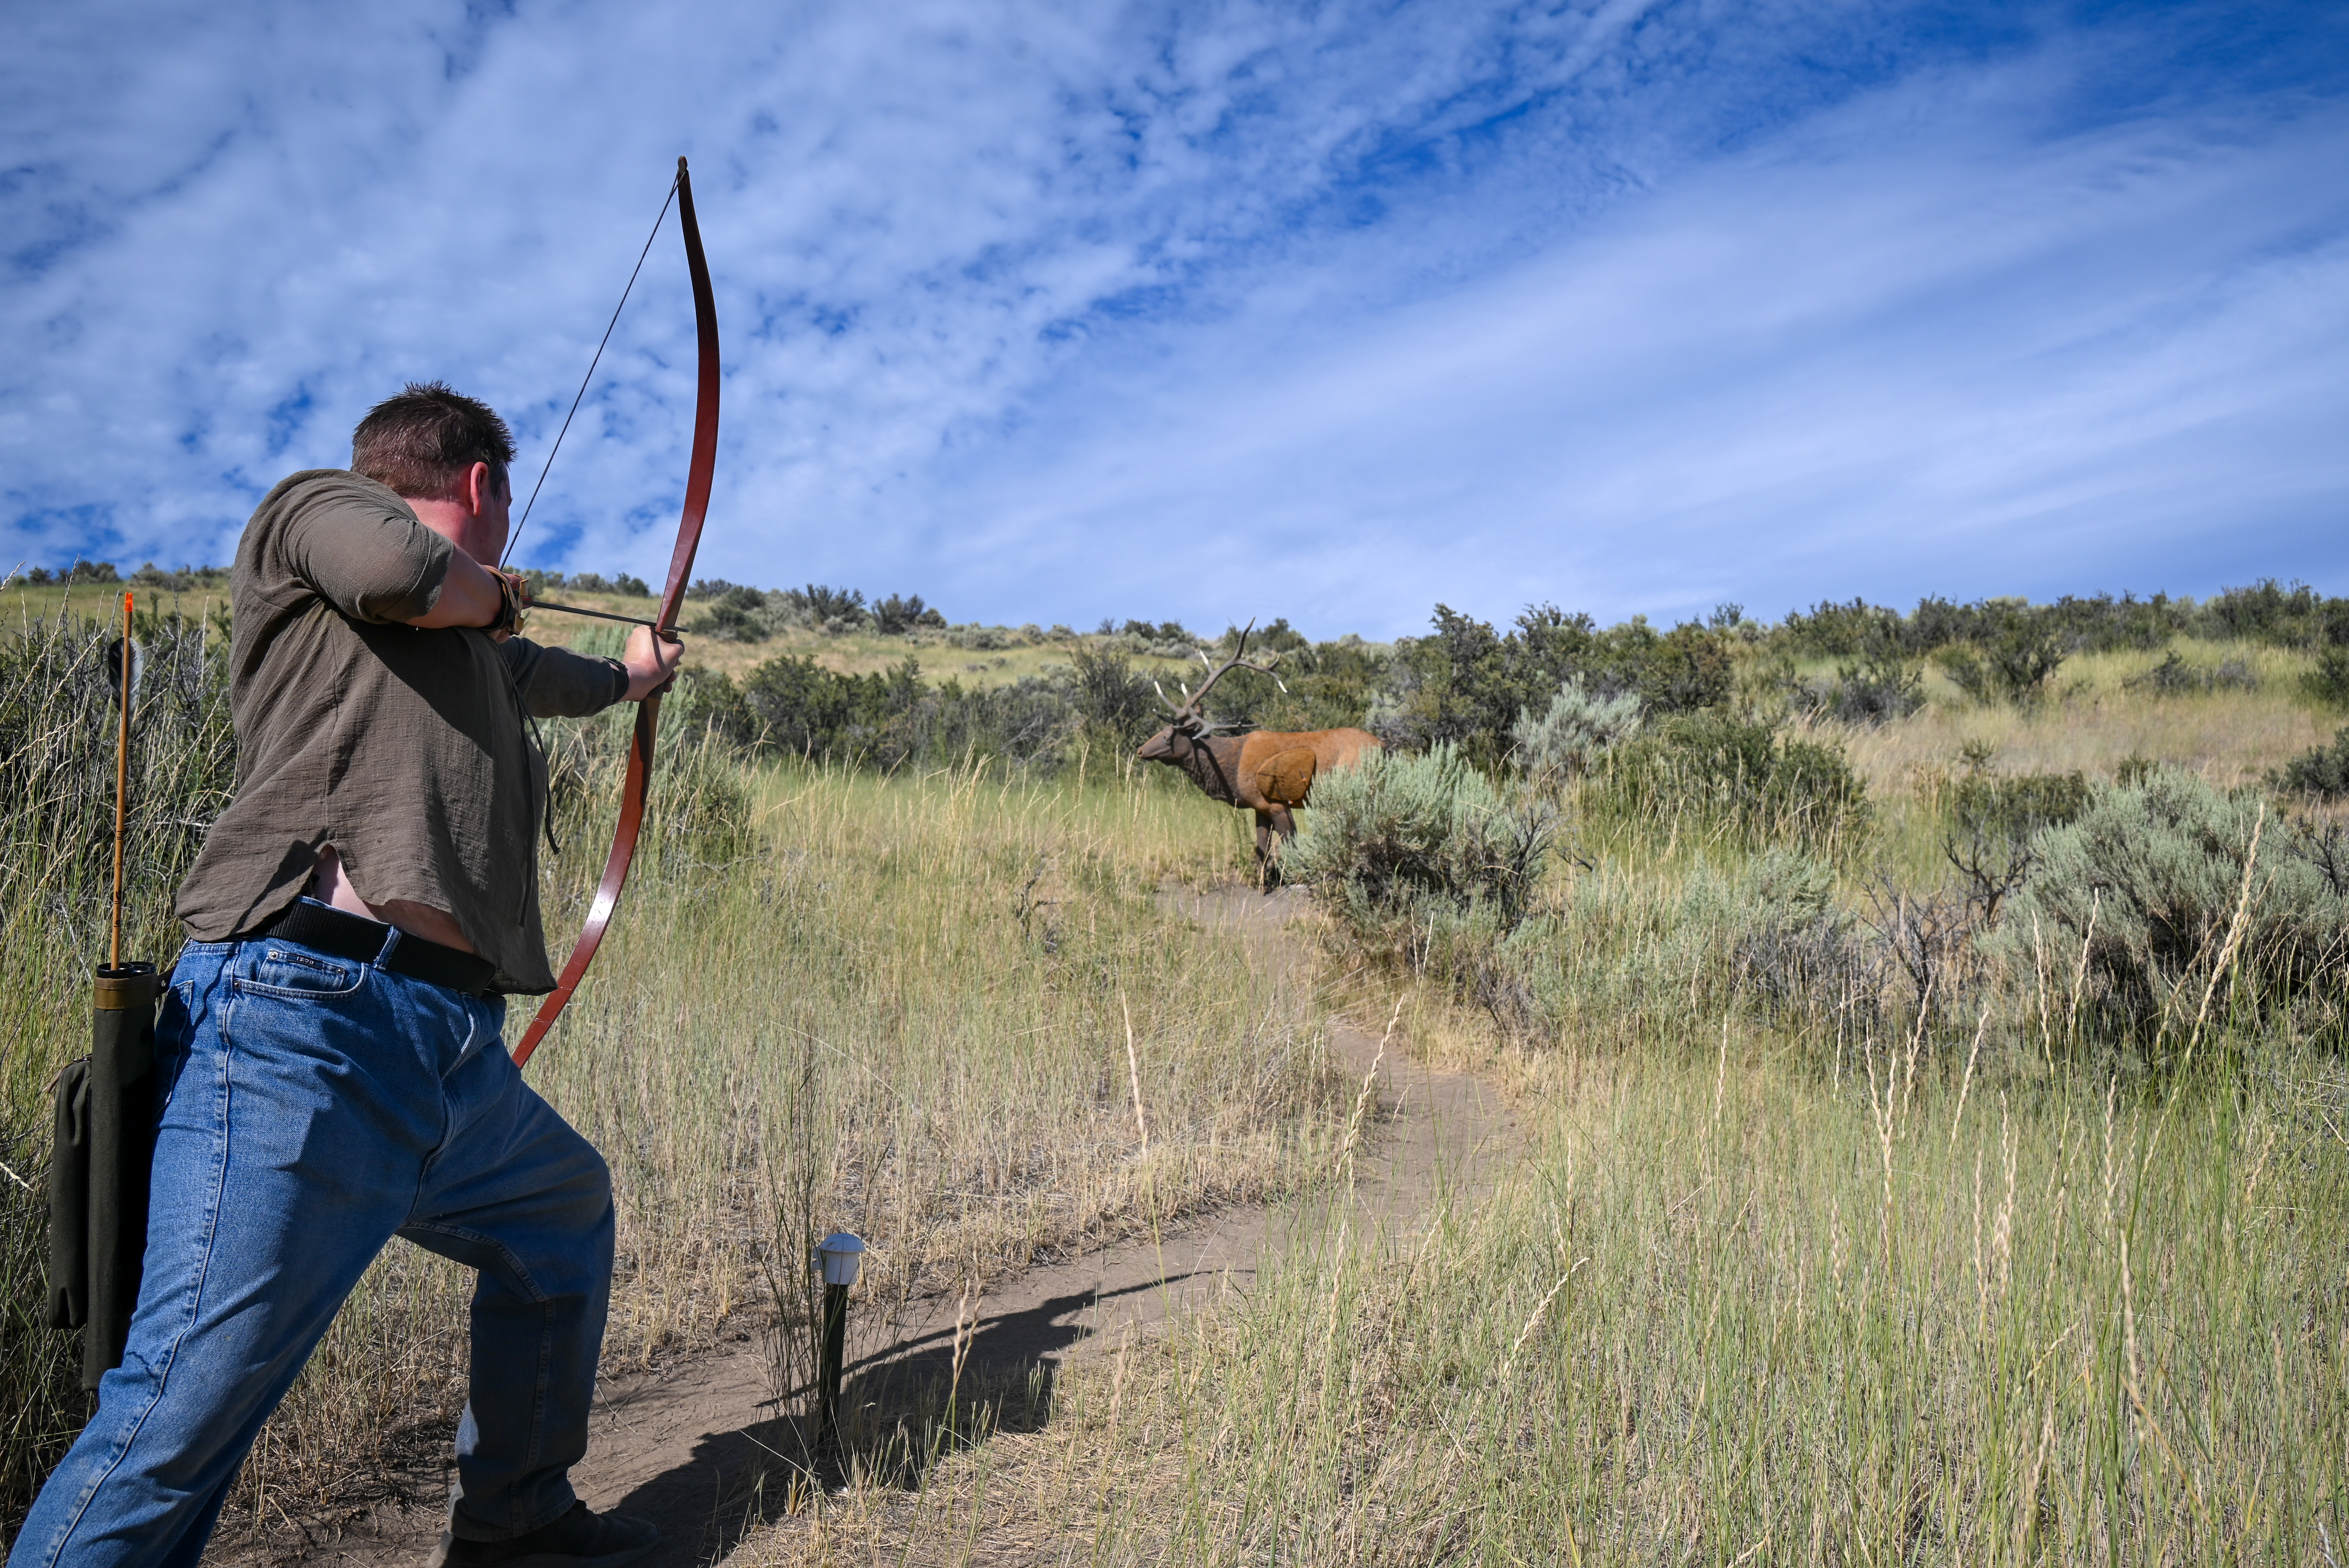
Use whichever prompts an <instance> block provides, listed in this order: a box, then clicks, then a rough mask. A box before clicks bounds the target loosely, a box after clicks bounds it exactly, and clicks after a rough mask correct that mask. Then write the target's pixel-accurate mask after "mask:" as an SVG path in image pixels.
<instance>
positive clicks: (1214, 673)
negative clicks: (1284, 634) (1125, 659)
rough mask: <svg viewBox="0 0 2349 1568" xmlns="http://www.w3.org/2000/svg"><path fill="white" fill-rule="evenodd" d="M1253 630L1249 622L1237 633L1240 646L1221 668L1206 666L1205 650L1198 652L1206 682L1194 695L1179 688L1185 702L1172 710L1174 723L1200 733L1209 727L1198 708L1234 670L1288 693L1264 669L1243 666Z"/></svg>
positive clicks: (1286, 687) (1285, 683)
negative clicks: (1265, 679)
mask: <svg viewBox="0 0 2349 1568" xmlns="http://www.w3.org/2000/svg"><path fill="white" fill-rule="evenodd" d="M1255 630H1256V622H1255V621H1253V620H1251V621H1249V622H1248V624H1247V625H1246V626H1245V627H1243V628H1242V629H1241V631H1240V643H1239V646H1238V648H1237V649H1236V650H1235V651H1234V652H1233V654H1232V656H1231V657H1230V658H1228V659H1226V660H1225V661H1224V662H1223V664H1222V665H1212V664H1208V659H1207V655H1206V650H1204V649H1202V650H1201V651H1200V654H1199V662H1200V663H1201V664H1203V665H1208V668H1207V678H1206V681H1205V682H1203V683H1201V685H1200V686H1199V689H1198V690H1197V691H1193V690H1192V689H1191V688H1190V687H1189V686H1185V687H1184V688H1183V695H1184V696H1185V697H1186V698H1188V699H1189V700H1187V701H1186V702H1185V703H1184V704H1183V706H1182V707H1178V708H1175V709H1174V718H1175V722H1176V723H1178V724H1180V723H1182V722H1183V721H1184V720H1185V719H1187V720H1189V721H1190V724H1191V725H1192V726H1195V727H1198V728H1200V729H1202V730H1204V729H1206V728H1207V727H1208V726H1207V724H1206V709H1205V708H1204V707H1201V706H1200V705H1201V704H1203V703H1205V702H1206V700H1207V694H1208V693H1209V692H1210V691H1213V690H1214V689H1215V686H1216V682H1217V681H1219V680H1221V679H1223V678H1224V677H1225V676H1227V675H1229V674H1231V673H1232V671H1234V670H1236V669H1238V670H1254V671H1255V672H1256V673H1257V674H1258V675H1260V676H1272V681H1273V684H1274V685H1275V686H1278V687H1280V689H1281V690H1283V691H1287V690H1288V683H1287V682H1285V681H1283V680H1282V679H1281V678H1280V677H1279V676H1278V675H1274V674H1273V672H1272V670H1271V669H1270V668H1269V667H1268V666H1266V665H1252V664H1250V663H1248V662H1247V640H1248V634H1249V633H1251V632H1253V631H1255ZM1158 695H1159V696H1162V697H1163V696H1165V695H1166V694H1165V693H1164V692H1163V691H1162V692H1160V693H1159V694H1158ZM1169 706H1172V705H1169Z"/></svg>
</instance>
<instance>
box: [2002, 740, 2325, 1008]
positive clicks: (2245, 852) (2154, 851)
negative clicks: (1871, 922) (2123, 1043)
mask: <svg viewBox="0 0 2349 1568" xmlns="http://www.w3.org/2000/svg"><path fill="white" fill-rule="evenodd" d="M2255 833H2256V834H2257V836H2258V847H2257V851H2256V858H2254V851H2253V837H2254V834H2255ZM2315 843H2316V841H2315V840H2314V839H2313V838H2312V836H2311V834H2310V833H2309V832H2308V831H2307V830H2303V829H2301V828H2298V827H2295V826H2294V825H2292V824H2291V823H2289V822H2286V821H2283V820H2280V819H2279V818H2278V817H2276V816H2275V815H2274V814H2273V813H2272V812H2269V811H2267V810H2265V808H2264V805H2263V803H2262V801H2261V799H2260V798H2259V796H2258V795H2257V794H2255V793H2253V792H2251V791H2248V790H2245V791H2237V792H2233V793H2229V792H2226V791H2223V790H2220V789H2216V788H2214V787H2213V786H2212V785H2210V784H2209V782H2208V781H2207V780H2205V779H2202V778H2201V777H2200V776H2199V775H2198V774H2194V773H2189V772H2186V771H2184V770H2182V769H2175V768H2158V769H2154V770H2153V771H2152V772H2150V773H2147V774H2146V775H2145V776H2144V778H2143V779H2142V780H2141V781H2140V782H2138V783H2137V784H2134V785H2126V786H2124V785H2117V784H2097V785H2094V786H2092V787H2091V790H2090V795H2089V799H2088V804H2087V807H2086V809H2085V810H2083V811H2082V812H2081V813H2080V815H2079V816H2078V818H2077V819H2075V820H2074V821H2072V822H2071V823H2069V824H2068V825H2065V826H2061V827H2053V828H2049V829H2047V830H2044V831H2043V832H2042V833H2040V834H2039V836H2038V838H2037V839H2036V840H2035V841H2034V848H2035V849H2036V851H2037V855H2038V863H2037V865H2036V866H2035V867H2034V868H2033V871H2032V872H2031V874H2030V876H2029V877H2028V878H2027V879H2026V880H2025V882H2023V887H2022V889H2021V891H2019V892H2017V893H2016V894H2015V895H2014V898H2013V902H2012V903H2010V904H2009V906H2008V911H2007V914H2006V918H2005V920H2004V922H2003V923H2002V925H2001V927H2000V929H1999V930H1998V931H1997V932H1996V933H1995V934H1992V935H1991V936H1990V937H1988V938H1987V939H1986V944H1987V945H1988V946H1989V947H1990V948H1991V949H1992V950H1993V951H2002V952H2003V953H2004V954H2006V955H2007V956H2008V957H2010V958H2011V959H2013V960H2014V961H2016V962H2017V963H2018V964H2019V965H2023V966H2027V967H2028V968H2030V969H2032V970H2035V971H2037V972H2039V974H2040V975H2041V983H2042V984H2043V985H2052V986H2056V987H2063V986H2068V985H2071V984H2072V983H2073V980H2074V977H2075V975H2077V976H2081V977H2083V985H2084V987H2085V994H2084V995H2082V996H2081V998H2080V1002H2079V1005H2080V1006H2084V1007H2089V1008H2094V1009H2096V1010H2097V1011H2099V1012H2101V1013H2103V1014H2104V1015H2106V1018H2105V1021H2106V1022H2107V1023H2108V1024H2111V1025H2113V1026H2116V1028H2117V1029H2118V1030H2119V1031H2120V1032H2121V1033H2123V1034H2134V1035H2139V1036H2142V1035H2145V1034H2147V1032H2151V1033H2153V1034H2155V1035H2156V1036H2157V1037H2168V1039H2170V1040H2171V1041H2172V1042H2173V1043H2176V1044H2182V1043H2183V1040H2184V1031H2186V1030H2188V1029H2190V1028H2191V1026H2193V1025H2194V1023H2195V1021H2196V1019H2197V1017H2198V1016H2200V1015H2201V1014H2202V1011H2203V997H2204V996H2205V995H2206V994H2210V993H2211V987H2212V985H2213V980H2212V976H2213V975H2214V973H2215V971H2216V968H2217V965H2219V964H2220V960H2221V959H2222V957H2225V956H2226V949H2227V944H2228V937H2229V932H2230V928H2231V926H2232V924H2233V923H2234V921H2235V919H2236V913H2237V910H2238V908H2239V907H2240V910H2241V912H2242V929H2241V931H2240V935H2239V936H2238V938H2237V944H2236V951H2235V953H2234V954H2233V956H2232V958H2231V960H2230V965H2231V974H2230V975H2228V976H2226V977H2225V978H2226V980H2227V985H2228V988H2227V989H2226V990H2224V991H2222V992H2220V993H2219V994H2218V996H2217V997H2214V1001H2216V1000H2218V999H2219V997H2223V998H2224V999H2225V1001H2227V1002H2228V1003H2232V1002H2233V1001H2234V1000H2236V999H2237V998H2238V997H2240V998H2243V999H2248V1000H2249V1001H2251V1003H2252V1004H2253V1005H2255V1006H2262V1007H2264V1006H2272V1005H2274V1004H2277V1003H2282V1002H2290V1001H2292V1000H2293V999H2295V998H2297V997H2300V996H2302V995H2307V994H2309V993H2311V992H2323V993H2327V994H2334V995H2337V993H2338V992H2339V990H2340V986H2341V982H2342V978H2343V974H2344V956H2349V899H2344V896H2343V889H2342V888H2341V887H2339V886H2338V885H2336V883H2335V882H2334V880H2333V878H2332V877H2331V876H2330V875H2328V874H2327V872H2326V871H2325V870H2324V869H2323V866H2322V865H2320V863H2319V862H2318V860H2317V859H2316V858H2314V857H2313V853H2312V851H2313V848H2314V846H2315ZM2247 870H2248V872H2249V874H2248V876H2247V875H2246V872H2247ZM2237 985H2240V990H2237V989H2235V987H2236V986H2237Z"/></svg>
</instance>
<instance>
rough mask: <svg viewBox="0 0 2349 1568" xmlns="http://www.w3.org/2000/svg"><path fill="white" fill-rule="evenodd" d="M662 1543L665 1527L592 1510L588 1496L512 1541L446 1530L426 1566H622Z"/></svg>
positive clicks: (523, 1567)
mask: <svg viewBox="0 0 2349 1568" xmlns="http://www.w3.org/2000/svg"><path fill="white" fill-rule="evenodd" d="M659 1544H660V1527H659V1526H658V1525H657V1524H655V1523H653V1522H651V1521H650V1520H646V1519H631V1518H630V1517H628V1516H627V1515H626V1514H625V1513H590V1512H588V1511H587V1505H586V1504H585V1503H584V1502H574V1503H573V1504H572V1505H571V1511H570V1512H568V1513H566V1514H564V1516H563V1517H562V1518H560V1519H557V1520H556V1521H554V1523H552V1524H542V1525H540V1526H539V1527H538V1528H537V1529H536V1530H533V1531H532V1532H530V1533H529V1534H527V1535H517V1536H514V1537H513V1538H512V1539H511V1540H507V1541H463V1540H460V1539H459V1538H457V1537H456V1536H453V1535H451V1534H450V1533H449V1532H447V1531H445V1530H444V1531H442V1532H440V1545H439V1546H437V1547H435V1548H433V1551H432V1555H431V1556H430V1557H428V1558H426V1559H425V1568H621V1564H623V1563H634V1562H636V1560H637V1559H638V1558H640V1557H642V1556H644V1555H645V1554H646V1553H648V1552H650V1551H651V1550H652V1549H653V1548H654V1547H656V1546H657V1545H659Z"/></svg>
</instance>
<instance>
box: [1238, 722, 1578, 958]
mask: <svg viewBox="0 0 2349 1568" xmlns="http://www.w3.org/2000/svg"><path fill="white" fill-rule="evenodd" d="M1556 826H1557V813H1556V811H1555V810H1554V809H1552V808H1551V807H1549V806H1548V805H1547V804H1546V803H1543V802H1540V801H1524V802H1515V801H1512V800H1510V799H1507V798H1506V797H1505V796H1504V795H1503V794H1502V792H1501V790H1500V789H1498V788H1497V787H1496V786H1495V784H1494V783H1493V781H1492V780H1491V779H1488V778H1486V777H1485V775H1484V774H1483V773H1482V772H1480V771H1479V770H1477V769H1475V768H1474V767H1471V766H1470V765H1469V763H1468V761H1467V759H1466V758H1464V757H1463V756H1462V755H1461V754H1460V751H1459V749H1458V748H1455V747H1452V746H1448V745H1438V746H1435V747H1433V748H1429V749H1428V750H1427V751H1426V752H1424V753H1423V754H1421V755H1418V756H1413V755H1410V754H1408V753H1399V752H1372V753H1371V754H1370V755H1368V756H1367V757H1365V758H1363V759H1362V760H1361V762H1360V763H1358V764H1356V765H1355V766H1354V767H1351V768H1348V769H1340V771H1338V772H1335V773H1330V774H1325V775H1323V776H1322V777H1320V778H1319V779H1315V780H1314V785H1313V807H1312V810H1310V811H1309V813H1308V814H1307V817H1306V820H1305V825H1304V827H1303V829H1302V830H1300V831H1299V833H1298V835H1297V837H1296V838H1295V839H1294V840H1292V841H1290V842H1289V845H1288V849H1287V850H1286V851H1283V853H1282V855H1281V872H1282V875H1283V876H1284V877H1286V878H1287V879H1288V880H1289V881H1292V882H1300V883H1304V884H1306V885H1308V886H1310V887H1311V888H1312V889H1313V892H1314V896H1315V898H1316V899H1318V900H1319V902H1320V903H1322V904H1323V905H1324V906H1325V907H1326V908H1328V909H1330V911H1331V912H1333V913H1335V914H1336V915H1337V916H1338V918H1339V919H1340V921H1342V922H1343V923H1345V925H1346V926H1347V927H1348V929H1349V930H1350V933H1351V934H1353V935H1354V936H1355V937H1356V938H1357V939H1358V940H1361V941H1362V942H1363V943H1364V944H1367V945H1369V946H1371V948H1373V949H1376V950H1382V951H1385V952H1388V953H1391V954H1392V953H1398V952H1402V953H1407V954H1409V955H1410V956H1411V957H1412V958H1413V962H1414V964H1423V963H1424V962H1425V955H1426V946H1425V944H1426V943H1427V942H1428V941H1429V940H1431V938H1428V937H1425V936H1421V937H1418V938H1416V939H1414V935H1413V934H1414V933H1415V932H1426V931H1428V930H1430V929H1431V928H1432V927H1445V926H1455V925H1458V924H1459V923H1463V922H1468V921H1471V920H1472V919H1473V920H1474V921H1475V923H1477V924H1479V925H1480V926H1489V927H1490V928H1491V930H1492V931H1493V933H1494V934H1495V935H1496V936H1506V934H1507V933H1508V932H1510V931H1513V930H1514V929H1516V925H1517V924H1518V923H1519V922H1520V921H1522V920H1523V919H1524V917H1525V913H1526V907H1527V905H1528V903H1530V902H1531V900H1532V897H1533V893H1534V888H1535V886H1536V884H1537V882H1539V881H1540V879H1541V869H1542V862H1543V861H1544V860H1545V859H1546V858H1547V855H1548V852H1549V843H1550V839H1551V836H1552V834H1553V833H1554V832H1555V830H1556ZM1415 941H1416V946H1415V947H1414V942H1415Z"/></svg>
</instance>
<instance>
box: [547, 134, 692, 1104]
mask: <svg viewBox="0 0 2349 1568" xmlns="http://www.w3.org/2000/svg"><path fill="white" fill-rule="evenodd" d="M676 196H677V215H678V225H679V226H680V227H681V228H682V229H683V230H684V231H685V264H686V268H687V271H688V272H689V273H691V274H692V278H693V322H694V328H695V333H696V335H697V337H698V340H699V345H700V382H699V387H698V391H697V393H696V395H695V399H694V410H693V460H692V464H691V466H690V467H689V468H688V469H687V472H686V480H685V511H684V514H683V516H682V517H681V518H680V519H679V520H678V526H677V549H676V550H675V552H672V553H671V555H670V556H669V562H668V583H667V586H666V587H665V588H663V589H662V591H661V601H660V614H658V615H657V617H655V619H654V621H653V625H654V628H655V634H656V635H658V634H661V633H664V632H670V631H673V630H674V629H675V627H676V625H677V615H678V606H679V605H680V604H681V603H683V602H684V599H685V590H686V585H687V584H688V583H689V582H691V580H692V578H693V555H694V552H695V551H696V550H697V549H698V548H699V546H700V544H701V523H702V519H703V517H704V515H705V514H706V513H707V512H708V511H709V480H710V474H711V472H712V471H713V470H714V469H716V467H717V464H718V307H717V303H716V300H715V298H714V296H713V295H712V294H711V292H710V287H709V262H708V261H707V260H706V259H705V258H704V257H703V255H702V253H701V229H700V226H699V225H698V223H696V222H694V217H693V182H692V180H691V178H690V177H689V176H688V174H687V172H686V166H685V160H684V159H682V158H680V159H678V160H677V186H676ZM590 374H593V372H592V370H591V372H590ZM659 731H660V693H659V692H654V693H653V694H652V695H650V696H647V697H646V698H645V699H644V701H643V702H641V703H639V704H637V705H636V734H635V735H634V737H633V738H630V740H629V742H628V771H627V776H626V780H625V781H624V782H623V783H622V785H621V789H620V821H619V826H618V827H617V828H616V829H615V830H614V831H613V834H612V852H611V853H610V854H609V855H608V856H606V857H605V861H604V877H603V880H602V881H601V882H597V883H596V884H595V903H594V904H592V905H591V906H590V907H589V908H588V911H587V923H586V925H585V928H584V929H583V930H581V932H580V933H579V940H578V942H577V944H574V946H573V947H572V949H571V959H570V962H568V963H566V964H565V965H564V966H563V975H562V977H561V978H560V979H558V980H557V981H556V982H555V985H554V990H553V991H551V992H549V993H548V994H547V996H546V999H545V1001H543V1003H541V1004H540V1005H539V1009H538V1016H536V1017H534V1018H533V1019H532V1020H531V1021H530V1028H529V1029H528V1030H527V1031H526V1032H524V1034H523V1037H522V1043H521V1044H520V1045H518V1046H516V1047H514V1051H513V1059H514V1065H515V1066H516V1067H520V1066H522V1065H523V1063H524V1062H527V1061H529V1060H530V1057H531V1053H532V1052H533V1051H535V1050H537V1049H538V1045H539V1042H540V1041H541V1040H543V1039H544V1038H546V1033H547V1031H548V1030H549V1029H552V1028H553V1027H554V1020H555V1019H557V1018H559V1017H561V1016H563V1009H564V1005H565V1004H566V1003H568V1002H569V1001H570V1000H571V994H572V993H573V992H574V991H576V990H577V989H579V982H580V981H581V980H582V979H584V978H585V976H586V974H587V965H589V964H591V963H593V962H594V961H595V949H596V948H597V947H599V946H600V945H602V944H603V941H604V933H605V931H606V930H608V929H609V928H610V926H611V923H612V912H613V911H614V910H615V909H616V908H618V907H619V903H620V889H621V888H623V887H625V886H626V884H627V881H628V866H629V863H630V862H631V861H634V860H635V859H636V838H637V835H638V834H639V833H641V832H642V831H643V830H644V825H645V797H646V793H647V789H649V788H650V786H651V783H652V775H653V740H654V738H655V737H656V736H657V735H658V733H659Z"/></svg>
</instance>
